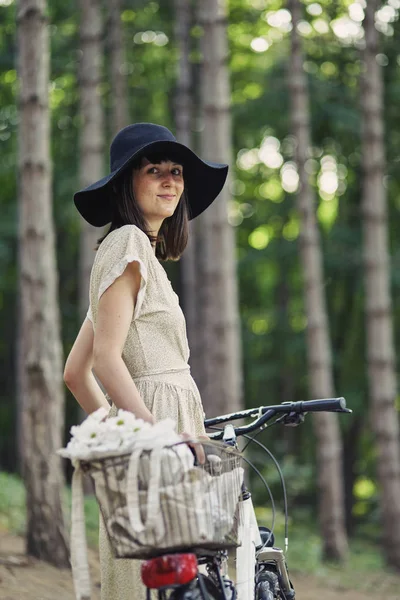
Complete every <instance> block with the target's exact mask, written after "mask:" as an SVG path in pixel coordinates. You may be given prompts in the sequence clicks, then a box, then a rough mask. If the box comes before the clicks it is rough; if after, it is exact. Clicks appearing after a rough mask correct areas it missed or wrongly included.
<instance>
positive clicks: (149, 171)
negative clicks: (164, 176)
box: [147, 167, 158, 173]
mask: <svg viewBox="0 0 400 600" xmlns="http://www.w3.org/2000/svg"><path fill="white" fill-rule="evenodd" d="M157 171H158V169H157V167H150V169H149V170H148V171H147V172H148V173H157Z"/></svg>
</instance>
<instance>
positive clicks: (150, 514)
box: [126, 447, 165, 542]
mask: <svg viewBox="0 0 400 600" xmlns="http://www.w3.org/2000/svg"><path fill="white" fill-rule="evenodd" d="M162 451H163V448H162V447H156V448H154V449H153V450H152V451H151V457H150V458H149V462H150V476H149V483H148V489H147V511H146V523H143V521H142V516H141V514H140V494H139V476H138V469H139V461H140V456H141V454H142V452H143V449H142V448H136V449H135V450H134V451H133V452H132V454H131V456H130V459H129V466H128V474H127V485H126V496H127V503H128V514H129V521H130V524H131V527H132V530H133V531H134V532H135V533H137V534H138V533H143V532H144V531H145V529H147V530H150V529H151V528H153V526H154V522H155V521H156V520H157V518H158V517H159V512H160V476H161V458H162ZM152 533H153V534H154V536H155V537H156V538H157V541H158V542H160V541H161V540H162V539H163V537H164V533H165V532H164V528H163V524H162V523H161V522H159V523H158V527H157V531H153V532H152Z"/></svg>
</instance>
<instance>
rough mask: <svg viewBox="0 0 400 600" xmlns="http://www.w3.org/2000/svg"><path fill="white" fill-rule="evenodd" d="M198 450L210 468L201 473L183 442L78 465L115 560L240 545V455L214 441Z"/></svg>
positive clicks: (203, 466)
mask: <svg viewBox="0 0 400 600" xmlns="http://www.w3.org/2000/svg"><path fill="white" fill-rule="evenodd" d="M199 444H201V449H202V451H203V452H204V455H205V462H204V464H200V465H197V466H195V465H194V458H193V454H192V453H191V451H190V449H189V447H188V446H187V444H185V443H179V444H175V445H173V446H168V447H162V448H157V449H154V450H136V451H134V452H133V453H132V454H127V455H123V456H118V457H109V458H104V459H99V460H93V461H87V462H86V461H85V462H81V467H82V470H84V471H85V472H86V473H88V475H89V476H90V478H91V479H92V482H93V484H94V490H95V494H96V498H97V501H98V503H99V506H100V510H101V513H102V517H103V520H104V523H105V526H106V530H107V533H108V536H109V539H110V543H111V546H112V549H113V551H114V554H115V556H116V557H117V558H139V559H145V558H150V557H153V556H158V555H160V554H165V552H166V551H168V552H171V551H184V550H187V549H190V550H191V551H192V552H197V553H198V554H201V553H204V552H205V551H208V550H213V551H214V550H218V549H223V548H229V547H235V546H237V545H238V538H237V531H238V503H239V497H240V492H241V486H242V482H243V468H242V467H241V457H240V454H239V453H238V452H237V451H235V450H233V449H232V448H229V447H226V446H224V445H222V444H220V443H216V442H211V441H207V442H199Z"/></svg>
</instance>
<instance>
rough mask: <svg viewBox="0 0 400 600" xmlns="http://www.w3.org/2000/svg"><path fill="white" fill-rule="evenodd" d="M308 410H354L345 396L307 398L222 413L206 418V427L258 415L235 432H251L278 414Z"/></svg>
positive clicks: (219, 434)
mask: <svg viewBox="0 0 400 600" xmlns="http://www.w3.org/2000/svg"><path fill="white" fill-rule="evenodd" d="M306 412H343V413H351V412H352V411H351V410H350V409H348V408H346V400H345V399H344V398H324V399H321V400H305V401H300V402H283V403H282V404H277V405H275V406H260V407H259V408H250V409H248V410H242V411H239V412H237V413H231V414H228V415H221V416H219V417H214V418H212V419H206V420H205V421H204V424H205V426H206V427H212V426H213V425H221V424H222V423H227V422H229V421H237V420H238V419H243V418H246V417H254V416H257V415H258V416H257V418H256V419H255V421H253V422H252V423H249V425H243V426H241V427H235V428H234V430H235V434H236V436H238V435H243V434H246V433H251V432H252V431H255V430H256V429H261V428H262V427H264V425H265V424H266V423H267V421H269V420H270V419H272V417H274V416H275V415H277V414H287V415H289V414H290V413H296V414H302V413H306ZM208 435H209V437H210V438H212V439H217V440H218V439H221V438H222V436H223V431H218V432H215V433H211V434H208Z"/></svg>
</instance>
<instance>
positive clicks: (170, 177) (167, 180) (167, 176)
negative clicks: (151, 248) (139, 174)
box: [162, 171, 173, 184]
mask: <svg viewBox="0 0 400 600" xmlns="http://www.w3.org/2000/svg"><path fill="white" fill-rule="evenodd" d="M162 181H163V184H165V183H167V184H171V181H173V175H172V173H170V172H169V171H168V172H166V173H163V175H162Z"/></svg>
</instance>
